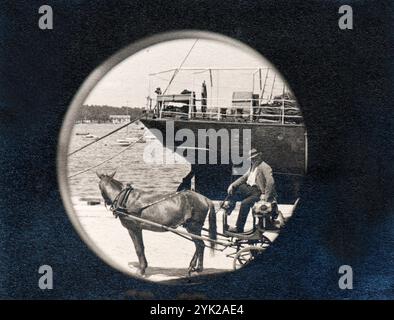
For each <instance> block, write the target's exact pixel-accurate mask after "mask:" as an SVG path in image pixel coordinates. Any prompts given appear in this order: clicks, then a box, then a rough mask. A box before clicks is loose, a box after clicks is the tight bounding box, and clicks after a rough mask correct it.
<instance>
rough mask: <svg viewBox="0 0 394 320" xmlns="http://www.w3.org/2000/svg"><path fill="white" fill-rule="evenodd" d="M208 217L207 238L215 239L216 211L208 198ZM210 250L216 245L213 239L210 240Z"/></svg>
mask: <svg viewBox="0 0 394 320" xmlns="http://www.w3.org/2000/svg"><path fill="white" fill-rule="evenodd" d="M208 207H209V208H208V219H209V238H210V239H211V240H216V239H217V230H216V211H215V206H214V205H213V202H212V201H211V200H208ZM210 243H211V250H212V252H214V249H215V247H216V243H215V242H214V241H210Z"/></svg>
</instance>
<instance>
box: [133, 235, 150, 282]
mask: <svg viewBox="0 0 394 320" xmlns="http://www.w3.org/2000/svg"><path fill="white" fill-rule="evenodd" d="M128 231H129V234H130V237H131V239H132V240H133V243H134V248H135V252H136V254H137V256H138V261H139V264H140V267H139V274H140V275H141V276H143V275H144V274H145V269H146V268H147V267H148V262H147V261H146V258H145V251H144V242H143V239H142V230H141V229H140V228H133V229H128Z"/></svg>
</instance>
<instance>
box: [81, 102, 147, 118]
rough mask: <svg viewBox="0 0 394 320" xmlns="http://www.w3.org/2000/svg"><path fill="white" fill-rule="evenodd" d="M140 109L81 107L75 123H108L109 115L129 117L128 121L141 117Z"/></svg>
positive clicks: (105, 106) (98, 106)
mask: <svg viewBox="0 0 394 320" xmlns="http://www.w3.org/2000/svg"><path fill="white" fill-rule="evenodd" d="M142 111H143V109H142V108H130V107H125V106H123V107H120V108H118V107H111V106H107V105H103V106H100V105H83V106H82V107H81V108H80V109H79V112H78V115H77V119H76V120H77V121H83V120H90V121H93V122H108V121H110V117H109V116H110V115H129V116H130V119H135V118H138V117H139V116H141V115H142Z"/></svg>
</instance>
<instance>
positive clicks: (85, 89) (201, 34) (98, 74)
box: [57, 30, 291, 285]
mask: <svg viewBox="0 0 394 320" xmlns="http://www.w3.org/2000/svg"><path fill="white" fill-rule="evenodd" d="M190 38H191V39H196V38H199V39H205V40H214V41H218V42H221V43H225V44H228V45H231V46H233V47H236V48H238V49H240V50H242V51H244V52H246V53H248V54H250V55H252V56H254V57H256V58H257V59H260V60H262V61H264V63H266V64H267V65H269V66H270V67H271V68H272V69H273V70H275V72H276V73H277V74H278V75H279V76H280V77H281V79H283V81H284V82H285V83H287V81H286V79H285V78H284V77H283V75H282V74H281V73H280V72H279V70H277V68H276V67H275V66H274V65H273V64H272V63H271V62H269V61H268V60H267V59H266V58H264V57H263V56H262V55H261V54H260V53H259V52H258V51H256V50H255V49H253V48H251V47H249V46H248V45H246V44H244V43H242V42H241V41H239V40H236V39H233V38H230V37H228V36H224V35H221V34H218V33H213V32H208V31H199V30H184V31H172V32H165V33H160V34H156V35H153V36H150V37H147V38H144V39H142V40H138V41H136V42H134V43H132V44H130V45H128V46H127V47H125V48H123V49H121V50H119V51H118V52H116V53H114V54H113V55H112V56H111V57H109V58H108V59H107V60H106V61H105V62H103V63H102V64H101V65H99V66H98V67H96V68H95V69H94V70H93V72H91V73H90V75H89V76H88V77H87V78H86V79H85V80H84V82H83V83H82V85H81V86H80V88H79V89H78V91H77V93H76V94H75V96H74V97H73V99H72V101H71V104H70V105H69V106H68V109H67V112H66V115H65V117H64V120H63V123H62V127H61V130H60V134H59V139H58V150H57V179H58V185H59V189H60V194H61V198H62V202H63V205H64V207H65V209H66V212H67V215H68V217H69V219H70V220H71V223H72V225H73V227H74V229H75V230H76V231H77V233H78V235H79V236H80V237H81V238H82V240H83V241H84V243H85V244H86V245H87V246H88V247H89V249H91V250H92V251H93V252H94V253H95V254H96V255H97V256H98V257H99V258H100V259H102V260H103V261H104V262H105V263H107V264H108V265H109V266H111V267H112V268H114V269H115V270H117V271H119V272H121V273H123V274H125V275H127V276H129V277H133V278H134V279H139V280H141V281H146V282H149V283H156V284H166V283H165V282H164V283H162V282H156V281H153V280H149V279H145V278H142V277H138V276H137V275H134V274H132V273H131V272H130V273H129V272H126V271H124V270H122V269H120V268H119V267H118V265H117V264H116V263H115V262H114V261H113V260H112V258H110V257H109V256H108V255H106V254H104V253H103V252H102V251H101V249H100V248H99V247H98V246H97V245H96V244H95V243H94V242H93V241H92V240H91V239H90V237H89V236H88V234H87V233H86V232H85V230H84V229H83V227H82V225H81V223H80V221H79V220H78V218H77V216H76V214H75V210H74V207H73V204H72V202H71V197H70V190H69V185H68V181H67V154H68V147H69V143H70V139H71V133H72V130H73V124H74V122H75V119H76V117H77V112H78V108H79V107H80V106H81V105H82V104H83V102H84V101H85V100H86V98H87V97H88V95H89V94H90V92H91V91H92V90H93V89H94V88H95V86H96V85H97V84H98V82H99V81H100V80H101V79H102V78H103V77H105V75H106V74H107V73H108V72H109V71H111V70H112V69H113V68H114V67H115V66H116V65H118V64H119V63H121V62H122V61H123V60H125V59H127V58H128V57H130V56H132V55H134V54H136V53H138V52H139V51H141V50H143V49H145V48H147V47H150V46H152V45H156V44H159V43H162V42H166V41H172V40H182V39H190ZM288 88H289V89H290V90H291V87H290V86H288ZM229 272H233V271H227V272H223V273H217V274H215V277H218V276H221V275H223V274H225V273H229ZM198 277H199V276H196V277H195V278H196V279H197V278H198ZM178 281H179V282H178ZM178 281H175V283H174V281H171V282H170V284H167V285H172V284H180V282H181V281H182V279H178ZM182 283H183V282H182Z"/></svg>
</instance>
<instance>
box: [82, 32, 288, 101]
mask: <svg viewBox="0 0 394 320" xmlns="http://www.w3.org/2000/svg"><path fill="white" fill-rule="evenodd" d="M195 41H196V39H182V40H172V41H166V42H161V43H159V44H156V45H153V46H150V47H147V48H146V49H144V50H142V51H139V52H137V53H136V54H134V55H132V56H130V57H128V58H127V59H125V60H123V61H122V62H121V63H119V64H118V65H117V66H115V67H114V68H113V69H112V70H111V71H109V72H108V73H107V74H106V75H105V76H104V77H103V78H102V79H101V80H100V81H99V83H98V84H97V85H96V87H95V88H94V89H93V90H92V91H91V92H90V94H89V96H88V97H87V99H86V101H85V103H84V104H89V105H93V104H95V105H110V106H115V107H121V106H126V105H127V106H129V107H145V106H146V101H147V100H146V97H147V96H148V94H149V92H150V95H151V96H152V97H154V96H155V95H154V94H153V92H154V90H155V88H157V87H160V88H161V89H162V90H164V89H165V88H166V87H167V85H168V81H169V79H170V78H171V77H172V74H173V73H172V72H171V73H163V74H160V75H157V76H154V77H149V74H150V73H155V72H160V71H164V70H168V69H174V68H178V67H179V66H180V64H181V63H182V61H183V60H184V59H185V57H186V56H187V54H188V52H189V51H190V49H191V47H192V46H193V44H194V43H195ZM269 66H270V65H269V63H268V62H267V61H266V60H263V59H261V58H260V56H259V55H257V54H251V53H250V51H244V50H242V49H240V48H239V47H238V46H235V45H230V44H228V43H224V42H221V41H217V40H206V39H199V40H198V41H197V42H196V43H195V46H194V47H193V50H192V51H191V52H190V54H189V56H188V57H187V59H186V61H185V62H184V64H183V68H188V67H189V68H190V67H193V68H194V67H197V68H200V67H202V68H207V67H211V68H256V69H258V68H267V67H269ZM254 72H255V70H253V71H247V70H246V71H239V70H237V71H212V81H211V80H210V79H211V78H210V76H209V72H208V71H181V72H179V73H178V74H177V76H176V77H175V79H174V81H173V83H172V85H171V86H170V88H169V89H168V91H167V93H169V94H170V93H171V94H172V93H180V92H181V91H182V90H183V89H188V90H194V91H196V94H197V98H198V95H199V93H200V92H201V84H202V82H203V81H204V80H205V81H206V84H207V90H208V99H212V101H213V100H215V101H216V103H218V104H219V103H222V102H221V100H224V99H231V94H232V92H233V91H252V88H253V82H254V86H255V91H257V92H258V91H259V89H258V85H259V78H258V73H256V74H255V75H254V76H253V73H254ZM265 72H266V69H263V71H262V74H263V76H262V78H263V81H264V79H265V76H266V74H265ZM270 72H271V73H269V74H268V77H267V81H266V87H267V89H269V90H267V93H268V92H269V91H270V86H271V85H272V83H273V74H274V72H273V71H272V70H271V71H270ZM253 79H254V81H253ZM275 81H276V82H275V86H274V88H275V89H274V90H276V91H277V92H276V94H280V93H281V91H282V88H283V85H282V86H279V87H278V84H279V82H280V81H279V79H278V77H276V80H275Z"/></svg>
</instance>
